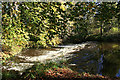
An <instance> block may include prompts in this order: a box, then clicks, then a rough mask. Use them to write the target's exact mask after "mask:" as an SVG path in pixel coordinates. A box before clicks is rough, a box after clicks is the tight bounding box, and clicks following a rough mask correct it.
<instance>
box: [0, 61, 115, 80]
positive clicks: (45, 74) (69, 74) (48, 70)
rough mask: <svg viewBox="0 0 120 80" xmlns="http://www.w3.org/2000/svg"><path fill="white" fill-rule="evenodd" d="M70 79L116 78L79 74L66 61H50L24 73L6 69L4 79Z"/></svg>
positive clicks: (101, 79) (96, 79)
mask: <svg viewBox="0 0 120 80" xmlns="http://www.w3.org/2000/svg"><path fill="white" fill-rule="evenodd" d="M65 78H67V79H69V80H72V79H74V78H78V79H80V80H108V79H109V80H114V79H110V78H109V77H104V76H100V75H92V74H89V73H82V74H79V73H78V72H75V71H73V70H71V69H70V68H69V67H68V66H66V65H65V64H64V61H61V62H59V63H56V62H49V63H46V64H43V63H39V64H35V65H34V66H33V67H32V68H29V69H27V70H26V71H25V72H23V74H22V75H19V74H18V72H15V71H4V72H3V77H2V80H48V79H51V80H52V79H55V80H59V79H62V80H63V79H65Z"/></svg>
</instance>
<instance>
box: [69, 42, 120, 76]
mask: <svg viewBox="0 0 120 80" xmlns="http://www.w3.org/2000/svg"><path fill="white" fill-rule="evenodd" d="M92 46H93V47H89V46H88V47H86V48H85V49H83V50H81V51H78V52H75V53H74V54H75V55H74V56H73V57H72V58H71V59H70V60H68V63H69V64H76V65H74V66H70V67H71V68H72V69H73V70H75V71H78V72H79V73H82V72H89V73H91V74H100V75H105V76H110V77H120V43H115V42H102V43H97V44H96V45H92Z"/></svg>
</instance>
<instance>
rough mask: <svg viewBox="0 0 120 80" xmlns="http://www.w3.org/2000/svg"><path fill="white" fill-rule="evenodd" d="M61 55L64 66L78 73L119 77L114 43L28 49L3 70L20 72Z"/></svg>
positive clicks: (119, 46) (118, 55)
mask: <svg viewBox="0 0 120 80" xmlns="http://www.w3.org/2000/svg"><path fill="white" fill-rule="evenodd" d="M63 53H64V54H63ZM71 54H72V55H71ZM61 55H63V56H66V57H65V58H69V59H67V63H66V64H67V65H68V66H69V67H70V68H71V69H73V70H74V71H77V72H79V73H82V72H89V73H91V74H100V75H105V76H111V77H120V43H115V42H86V43H83V44H72V45H60V46H59V48H52V49H28V50H25V51H23V52H21V54H18V55H16V56H15V57H14V58H13V59H12V60H11V62H8V63H7V64H10V63H11V65H13V66H11V65H7V66H6V65H5V66H4V68H5V69H8V70H15V69H16V70H17V71H22V70H25V69H27V68H30V67H31V66H33V65H34V62H43V61H45V60H48V61H49V60H51V59H56V58H60V56H61ZM68 55H69V56H68ZM70 55H71V56H70Z"/></svg>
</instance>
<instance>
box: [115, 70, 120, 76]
mask: <svg viewBox="0 0 120 80" xmlns="http://www.w3.org/2000/svg"><path fill="white" fill-rule="evenodd" d="M116 77H120V69H119V71H118V73H117V74H116Z"/></svg>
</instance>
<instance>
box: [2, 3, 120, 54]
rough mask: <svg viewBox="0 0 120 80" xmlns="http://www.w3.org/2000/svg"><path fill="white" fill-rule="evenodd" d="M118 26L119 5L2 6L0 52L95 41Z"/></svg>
mask: <svg viewBox="0 0 120 80" xmlns="http://www.w3.org/2000/svg"><path fill="white" fill-rule="evenodd" d="M118 23H119V3H115V2H106V3H93V2H89V3H88V2H76V3H72V2H65V3H62V2H3V3H2V31H3V35H2V39H3V43H2V46H3V48H2V49H3V52H4V53H5V51H7V52H9V51H13V52H16V50H15V49H17V48H19V49H20V50H22V49H24V48H30V47H31V48H41V47H52V46H56V45H57V44H61V43H62V42H66V41H67V42H73V43H79V42H82V41H85V40H88V39H89V38H91V37H93V38H92V40H93V39H95V40H96V39H100V38H101V37H103V36H109V35H111V34H109V33H110V32H109V31H110V30H111V29H114V32H116V29H115V28H117V27H119V24H118ZM112 27H114V28H112ZM96 28H97V29H98V30H99V31H96V30H97V29H96ZM95 31H96V32H95ZM115 34H116V33H115ZM100 35H101V36H100ZM68 40H69V41H68ZM101 40H102V38H101ZM4 46H5V47H4ZM5 54H7V53H5ZM8 54H14V53H8Z"/></svg>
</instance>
